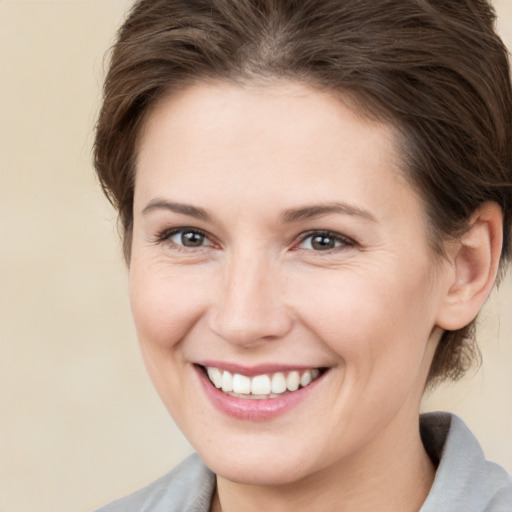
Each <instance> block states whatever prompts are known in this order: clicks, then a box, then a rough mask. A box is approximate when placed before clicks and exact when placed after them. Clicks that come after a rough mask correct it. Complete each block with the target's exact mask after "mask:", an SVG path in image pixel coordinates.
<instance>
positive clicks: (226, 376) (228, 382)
mask: <svg viewBox="0 0 512 512" xmlns="http://www.w3.org/2000/svg"><path fill="white" fill-rule="evenodd" d="M222 391H224V393H226V392H228V391H233V375H231V373H229V372H224V373H223V374H222Z"/></svg>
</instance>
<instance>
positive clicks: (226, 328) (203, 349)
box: [130, 82, 492, 512]
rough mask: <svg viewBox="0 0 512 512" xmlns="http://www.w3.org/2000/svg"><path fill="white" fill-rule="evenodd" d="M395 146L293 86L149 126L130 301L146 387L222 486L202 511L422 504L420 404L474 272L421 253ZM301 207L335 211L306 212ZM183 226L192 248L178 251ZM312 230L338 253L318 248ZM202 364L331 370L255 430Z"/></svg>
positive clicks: (207, 103) (189, 99) (161, 107)
mask: <svg viewBox="0 0 512 512" xmlns="http://www.w3.org/2000/svg"><path fill="white" fill-rule="evenodd" d="M396 146H397V144H396V140H395V134H394V132H393V130H392V128H391V127H389V126H386V125H382V124H378V123H375V122H370V121H368V120H367V119H362V118H361V117H360V116H358V115H357V114H356V113H354V112H353V111H352V110H351V109H350V108H349V107H347V106H346V104H344V103H343V102H342V101H340V98H335V97H334V96H332V95H330V94H327V93H323V92H319V91H317V90H314V89H312V88H309V87H307V86H305V85H301V84H298V83H293V82H275V83H272V84H267V85H259V86H256V85H247V86H243V87H242V86H234V85H230V84H226V83H209V84H206V83H200V84H197V85H194V86H191V87H189V88H188V89H185V90H184V91H181V92H179V93H176V94H174V95H172V96H170V97H167V98H165V99H163V100H162V101H160V103H159V104H158V105H157V106H156V108H154V110H153V112H152V113H151V115H150V116H149V119H148V121H147V123H146V125H145V127H144V130H143V133H142V135H141V139H140V144H139V148H138V149H139V151H138V165H137V176H136V186H135V199H134V231H133V245H132V257H131V262H130V294H131V305H132V310H133V315H134V319H135V324H136V328H137V332H138V336H139V340H140V345H141V350H142V354H143V357H144V360H145V363H146V365H147V368H148V371H149V374H150V376H151V378H152V380H153V383H154V385H155V387H156V389H157V391H158V392H159V394H160V396H161V398H162V400H163V402H164V404H165V405H166V407H167V409H168V410H169V412H170V413H171V415H172V416H173V418H174V419H175V421H176V423H177V424H178V426H179V427H180V428H181V430H182V431H183V432H184V433H185V435H186V436H187V438H188V439H189V441H190V442H191V444H192V445H193V446H194V447H195V449H196V450H197V451H198V453H199V454H200V455H201V457H202V458H203V460H204V461H205V462H206V464H207V465H208V466H209V467H210V468H211V469H212V470H213V471H214V472H215V473H216V474H217V491H218V492H217V494H216V496H215V499H214V501H213V503H212V509H213V510H221V509H222V510H224V512H229V511H235V510H245V511H250V510H271V511H285V510H294V511H300V510H308V511H316V510H322V511H324V512H325V511H330V510H332V511H334V510H336V511H339V510H358V511H366V510H368V511H370V510H380V511H395V512H396V510H401V511H405V512H407V511H414V510H419V508H420V507H421V504H422V503H423V501H424V499H425V497H426V495H427V494H428V491H429V489H430V486H431V484H432V481H433V477H434V468H433V466H432V464H431V462H430V459H429V458H428V456H427V454H426V453H425V451H424V449H423V446H422V443H421V440H420V437H419V430H418V410H419V405H420V400H421V397H422V394H423V390H424V386H425V382H426V377H427V374H428V369H429V367H430V364H431V361H432V358H433V354H434V351H435V347H436V345H437V343H438V341H439V339H440V336H441V334H442V327H444V325H443V320H444V319H448V318H450V321H451V322H452V323H453V322H455V320H453V314H452V313H453V307H454V304H459V306H460V303H461V300H460V297H459V299H454V298H453V294H454V292H453V290H454V286H455V284H457V283H459V284H460V283H462V282H463V281H464V280H466V281H468V279H469V277H468V276H470V277H473V275H474V272H472V271H469V272H468V271H467V268H466V267H463V269H465V273H458V271H457V268H458V267H457V265H455V264H454V261H455V257H453V258H451V259H450V258H447V259H440V258H436V257H434V256H433V254H432V251H431V248H430V247H429V245H428V241H427V238H426V232H427V231H426V224H425V222H426V221H425V216H424V210H423V205H422V203H421V201H420V199H419V198H418V196H417V194H416V193H415V191H414V190H413V189H412V188H411V186H410V185H409V184H408V182H407V181H406V180H405V179H404V177H403V173H402V170H401V168H400V159H399V158H398V157H397V155H396V153H395V147H396ZM165 203H173V204H176V203H179V204H185V205H190V206H194V207H196V208H201V209H203V210H204V211H205V212H206V213H207V214H208V219H206V218H205V217H204V216H199V217H198V216H197V215H196V214H194V215H192V214H191V211H185V210H184V209H183V208H181V210H182V211H181V212H178V211H173V209H172V208H169V207H168V206H165ZM334 203H336V204H339V203H341V204H343V205H344V207H343V208H342V209H339V208H338V209H337V210H336V209H335V210H336V211H333V209H332V208H331V207H332V205H333V204H334ZM313 205H314V206H322V207H324V206H326V205H328V206H329V208H330V209H329V208H328V209H327V210H328V211H324V212H316V214H315V215H313V216H308V215H305V214H304V211H305V210H304V208H305V207H310V206H313ZM174 210H176V208H174ZM189 210H190V209H189ZM290 210H293V211H297V210H300V211H302V216H299V217H300V218H298V219H297V218H296V219H295V220H290V218H288V219H284V218H283V216H286V215H285V213H286V212H289V211H290ZM288 217H290V215H288ZM296 217H297V216H296ZM486 225H487V224H486ZM180 228H185V231H186V228H189V229H190V228H194V229H195V230H196V231H198V230H199V231H201V232H203V233H205V238H204V244H203V245H199V246H197V247H186V246H184V245H183V243H182V238H181V232H180V231H178V232H172V233H171V234H169V230H172V229H180ZM312 231H315V232H318V231H329V232H333V233H335V234H336V235H333V237H334V239H335V240H336V244H335V245H336V247H334V248H332V249H329V250H323V251H322V250H318V249H316V248H315V247H313V246H312V244H311V237H309V238H308V236H309V234H310V233H311V232H312ZM483 231H485V229H484V230H483ZM162 233H164V234H165V233H167V235H166V236H167V237H166V236H164V235H162ZM463 261H466V260H463ZM488 266H489V265H488ZM491 270H492V269H491ZM490 273H492V272H490ZM454 283H455V284H454ZM487 292H488V290H487ZM481 295H482V297H484V296H486V292H485V290H484V291H483V292H482V293H481ZM483 300H484V299H482V301H483ZM480 305H481V304H480ZM478 307H479V306H478V305H475V306H474V309H475V311H474V312H467V311H466V310H467V308H466V309H465V310H464V313H467V316H468V317H469V316H471V315H473V316H474V314H476V311H477V310H478ZM461 321H462V320H461ZM204 360H215V361H223V362H230V363H236V364H241V365H245V366H254V365H258V364H287V365H290V364H292V365H294V364H296V365H297V366H301V367H304V366H306V367H312V368H314V367H327V368H329V370H328V372H327V373H326V374H325V375H324V376H323V377H322V380H321V382H320V381H319V383H318V385H317V386H316V389H315V390H314V391H313V392H312V393H311V394H310V395H309V396H308V397H307V399H306V400H304V401H303V402H301V403H300V404H298V405H297V406H295V407H294V408H292V409H291V410H289V411H287V412H286V413H285V414H282V415H280V416H278V417H277V418H274V419H271V420H268V421H249V420H241V419H236V418H233V417H229V416H226V415H225V414H223V413H221V412H220V411H219V410H217V409H216V408H215V407H214V406H213V405H212V403H211V402H210V401H209V399H208V398H207V396H206V395H205V393H204V391H203V389H202V387H201V385H200V382H199V378H198V374H197V371H196V369H195V367H194V364H195V363H197V362H198V361H204Z"/></svg>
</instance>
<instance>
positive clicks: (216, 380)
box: [208, 368, 222, 389]
mask: <svg viewBox="0 0 512 512" xmlns="http://www.w3.org/2000/svg"><path fill="white" fill-rule="evenodd" d="M208 377H210V380H211V381H212V382H213V385H214V386H215V387H216V388H217V389H218V388H221V387H222V373H221V371H220V370H219V369H218V368H208Z"/></svg>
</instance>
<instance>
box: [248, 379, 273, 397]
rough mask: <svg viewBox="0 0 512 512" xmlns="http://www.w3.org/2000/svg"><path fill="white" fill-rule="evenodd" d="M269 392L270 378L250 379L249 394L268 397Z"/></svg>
mask: <svg viewBox="0 0 512 512" xmlns="http://www.w3.org/2000/svg"><path fill="white" fill-rule="evenodd" d="M270 391H271V387H270V377H269V376H268V375H256V377H253V378H252V384H251V393H252V394H253V395H269V394H270Z"/></svg>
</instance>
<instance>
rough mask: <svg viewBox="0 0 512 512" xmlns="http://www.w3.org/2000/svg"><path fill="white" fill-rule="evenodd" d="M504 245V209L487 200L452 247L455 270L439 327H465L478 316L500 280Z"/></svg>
mask: <svg viewBox="0 0 512 512" xmlns="http://www.w3.org/2000/svg"><path fill="white" fill-rule="evenodd" d="M502 244H503V215H502V212H501V208H500V207H499V206H498V205H497V204H496V203H493V202H488V203H484V204H482V205H481V206H480V207H479V208H478V209H477V210H476V211H475V213H474V214H473V216H472V218H471V221H470V223H469V229H468V230H467V231H466V232H465V233H464V234H463V235H462V236H461V237H460V238H459V239H458V240H457V241H456V242H455V243H454V244H453V246H452V247H451V249H450V254H449V259H450V261H451V269H450V270H451V272H450V278H449V282H448V286H447V292H446V295H445V297H444V300H443V304H442V307H441V311H440V312H439V315H438V321H437V325H438V326H439V327H441V328H443V329H446V330H456V329H461V328H462V327H465V326H466V325H468V324H469V323H470V322H471V321H472V320H473V319H474V318H475V317H476V315H477V314H478V312H479V311H480V309H481V308H482V306H483V304H484V302H485V300H486V299H487V296H488V295H489V293H490V292H491V289H492V287H493V285H494V282H495V280H496V275H497V272H498V265H499V261H500V255H501V248H502Z"/></svg>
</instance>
